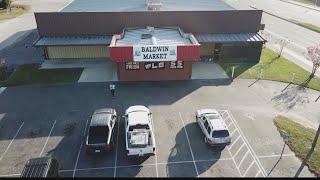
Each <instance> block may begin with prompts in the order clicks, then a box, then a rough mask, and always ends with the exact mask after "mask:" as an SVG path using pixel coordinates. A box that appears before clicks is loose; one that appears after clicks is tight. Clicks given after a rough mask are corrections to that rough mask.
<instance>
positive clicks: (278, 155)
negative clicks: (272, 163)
mask: <svg viewBox="0 0 320 180" xmlns="http://www.w3.org/2000/svg"><path fill="white" fill-rule="evenodd" d="M280 156H281V154H274V155H269V156H257V157H258V158H272V157H280ZM288 156H289V157H290V156H295V154H293V153H291V154H283V155H282V157H288Z"/></svg>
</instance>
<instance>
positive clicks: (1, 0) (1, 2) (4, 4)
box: [0, 0, 10, 9]
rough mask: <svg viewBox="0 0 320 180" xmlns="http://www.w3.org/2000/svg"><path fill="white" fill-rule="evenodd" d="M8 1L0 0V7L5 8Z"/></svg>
mask: <svg viewBox="0 0 320 180" xmlns="http://www.w3.org/2000/svg"><path fill="white" fill-rule="evenodd" d="M9 3H10V0H0V8H3V9H6V8H7V7H8V5H9Z"/></svg>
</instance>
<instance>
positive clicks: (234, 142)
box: [229, 135, 241, 149]
mask: <svg viewBox="0 0 320 180" xmlns="http://www.w3.org/2000/svg"><path fill="white" fill-rule="evenodd" d="M240 137H241V135H239V136H238V137H237V139H236V140H235V141H233V143H232V144H231V145H230V146H229V149H232V147H233V145H235V144H236V143H237V141H238V140H239V139H240Z"/></svg>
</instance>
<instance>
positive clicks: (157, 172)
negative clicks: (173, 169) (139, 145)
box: [152, 119, 159, 177]
mask: <svg viewBox="0 0 320 180" xmlns="http://www.w3.org/2000/svg"><path fill="white" fill-rule="evenodd" d="M152 128H153V132H155V129H154V125H153V119H152ZM154 136H155V133H154ZM154 145H155V147H156V152H155V161H156V174H157V177H159V174H158V159H157V149H158V148H157V143H156V138H155V137H154Z"/></svg>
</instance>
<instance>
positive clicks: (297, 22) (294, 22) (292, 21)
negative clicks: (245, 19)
mask: <svg viewBox="0 0 320 180" xmlns="http://www.w3.org/2000/svg"><path fill="white" fill-rule="evenodd" d="M249 7H251V8H252V9H256V10H259V9H258V8H256V7H254V6H252V5H250V6H249ZM262 11H263V12H264V13H266V14H269V15H271V16H273V17H276V18H279V19H282V20H284V21H287V22H289V23H293V24H295V25H298V26H300V27H303V28H305V29H309V30H310V31H313V32H316V33H319V32H318V31H316V30H313V29H310V28H307V27H305V26H302V25H301V24H299V21H295V20H289V19H286V18H283V17H281V16H278V15H275V14H273V13H270V12H268V11H265V10H262ZM319 12H320V11H319Z"/></svg>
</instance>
